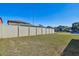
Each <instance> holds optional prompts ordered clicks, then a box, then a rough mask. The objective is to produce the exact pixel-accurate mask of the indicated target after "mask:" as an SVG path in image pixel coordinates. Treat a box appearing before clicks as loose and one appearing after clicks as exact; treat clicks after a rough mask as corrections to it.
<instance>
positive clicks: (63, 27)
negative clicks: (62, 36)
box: [55, 25, 71, 32]
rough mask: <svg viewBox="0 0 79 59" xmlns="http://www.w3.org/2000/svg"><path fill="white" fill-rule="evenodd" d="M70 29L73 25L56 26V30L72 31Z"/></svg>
mask: <svg viewBox="0 0 79 59" xmlns="http://www.w3.org/2000/svg"><path fill="white" fill-rule="evenodd" d="M70 30H71V27H68V26H62V25H59V26H58V27H55V31H56V32H70Z"/></svg>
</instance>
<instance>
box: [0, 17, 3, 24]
mask: <svg viewBox="0 0 79 59" xmlns="http://www.w3.org/2000/svg"><path fill="white" fill-rule="evenodd" d="M2 24H3V20H2V18H1V17H0V25H2Z"/></svg>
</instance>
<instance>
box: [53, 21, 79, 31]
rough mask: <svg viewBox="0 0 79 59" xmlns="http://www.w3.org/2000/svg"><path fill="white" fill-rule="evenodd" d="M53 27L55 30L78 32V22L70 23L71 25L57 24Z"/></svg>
mask: <svg viewBox="0 0 79 59" xmlns="http://www.w3.org/2000/svg"><path fill="white" fill-rule="evenodd" d="M54 29H55V32H79V22H75V23H72V26H71V27H69V26H62V25H59V26H57V27H54Z"/></svg>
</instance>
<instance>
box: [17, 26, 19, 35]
mask: <svg viewBox="0 0 79 59" xmlns="http://www.w3.org/2000/svg"><path fill="white" fill-rule="evenodd" d="M17 28H18V37H19V25H18V27H17Z"/></svg>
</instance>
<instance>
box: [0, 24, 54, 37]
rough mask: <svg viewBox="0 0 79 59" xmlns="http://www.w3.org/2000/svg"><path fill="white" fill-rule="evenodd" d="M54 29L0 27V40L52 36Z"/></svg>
mask: <svg viewBox="0 0 79 59" xmlns="http://www.w3.org/2000/svg"><path fill="white" fill-rule="evenodd" d="M53 33H54V29H52V28H46V27H28V26H19V27H18V26H12V25H6V26H5V25H2V26H0V38H12V37H21V36H33V35H34V36H35V35H45V34H53Z"/></svg>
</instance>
